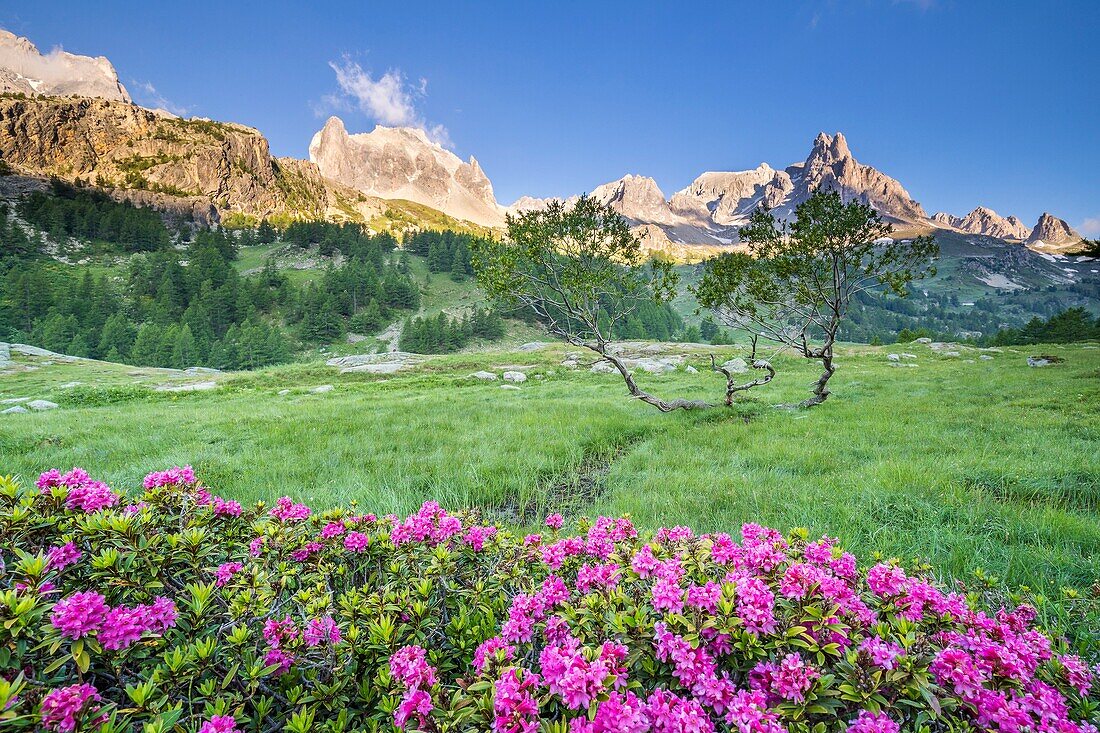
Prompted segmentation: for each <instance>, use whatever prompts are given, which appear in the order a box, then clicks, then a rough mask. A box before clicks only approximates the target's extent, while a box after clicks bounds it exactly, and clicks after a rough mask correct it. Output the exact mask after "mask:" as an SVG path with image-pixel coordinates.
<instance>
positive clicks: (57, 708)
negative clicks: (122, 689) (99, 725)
mask: <svg viewBox="0 0 1100 733" xmlns="http://www.w3.org/2000/svg"><path fill="white" fill-rule="evenodd" d="M100 699H101V698H100V697H99V693H97V692H96V689H95V688H94V687H92V686H91V685H87V684H81V685H70V686H68V687H59V688H57V689H55V690H50V691H49V692H47V693H46V696H45V697H44V698H42V726H43V727H44V728H46V729H47V730H55V731H61V733H69V731H73V730H76V726H77V723H78V722H80V721H82V720H84V718H85V717H86V716H88V715H94V714H95V713H96V711H98V710H99V706H98V705H96V704H95V703H96V702H98V701H99V700H100ZM89 727H90V726H89Z"/></svg>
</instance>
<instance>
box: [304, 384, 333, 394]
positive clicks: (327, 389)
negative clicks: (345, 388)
mask: <svg viewBox="0 0 1100 733" xmlns="http://www.w3.org/2000/svg"><path fill="white" fill-rule="evenodd" d="M333 389H335V387H333V386H332V385H331V384H322V385H321V386H320V387H314V388H313V389H311V390H310V392H312V393H313V394H324V393H325V392H331V391H332V390H333Z"/></svg>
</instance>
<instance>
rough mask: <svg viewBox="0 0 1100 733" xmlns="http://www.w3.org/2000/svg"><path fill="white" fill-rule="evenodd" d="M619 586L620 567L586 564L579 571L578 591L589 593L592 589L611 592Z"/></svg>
mask: <svg viewBox="0 0 1100 733" xmlns="http://www.w3.org/2000/svg"><path fill="white" fill-rule="evenodd" d="M618 584H619V565H618V563H613V562H609V563H606V564H592V563H585V564H584V565H581V567H580V570H578V571H577V591H578V592H580V593H587V592H588V591H590V590H592V589H597V588H599V589H607V590H610V589H611V588H614V587H615V586H617V585H618Z"/></svg>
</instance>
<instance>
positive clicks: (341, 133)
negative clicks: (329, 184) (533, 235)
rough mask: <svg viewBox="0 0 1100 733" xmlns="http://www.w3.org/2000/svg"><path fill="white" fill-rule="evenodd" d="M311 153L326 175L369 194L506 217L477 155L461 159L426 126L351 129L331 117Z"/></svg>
mask: <svg viewBox="0 0 1100 733" xmlns="http://www.w3.org/2000/svg"><path fill="white" fill-rule="evenodd" d="M309 158H310V160H311V161H312V162H313V163H314V164H316V165H317V167H318V169H319V170H320V172H321V174H322V175H323V176H325V177H326V178H330V179H332V180H334V181H337V182H339V183H342V184H344V185H345V186H348V187H350V188H353V189H356V190H358V191H360V192H362V193H365V194H367V195H369V196H378V197H381V198H400V199H408V200H410V201H417V202H419V203H422V204H425V205H427V206H431V207H432V208H435V209H439V210H440V211H442V212H444V213H446V214H448V215H450V216H453V217H455V218H458V219H465V220H467V221H472V222H474V223H477V224H481V225H484V226H501V225H502V224H503V223H504V215H503V213H502V211H501V209H500V207H499V206H497V202H496V198H495V197H494V196H493V185H492V183H490V182H489V178H488V177H487V176H486V175H485V173H484V171H482V170H481V166H480V165H478V162H477V159H475V158H474V157H473V156H471V157H470V160H469V161H467V162H463V161H462V160H461V159H459V157H458V156H457V155H455V154H454V153H452V152H450V151H449V150H444V149H443V148H442V147H441V146H439V145H437V144H435V143H433V142H432V141H431V140H429V139H428V137H427V135H426V134H425V133H424V132H423V131H422V130H418V129H415V128H411V127H383V126H382V125H378V126H377V127H375V128H374V130H373V131H372V132H367V133H359V134H355V135H349V134H348V131H347V129H346V128H345V127H344V123H343V121H342V120H341V119H340V118H339V117H330V118H329V119H328V121H327V122H326V123H325V126H324V127H323V128H322V129H321V130H320V131H318V132H317V134H315V135H314V136H313V140H312V141H311V142H310V144H309Z"/></svg>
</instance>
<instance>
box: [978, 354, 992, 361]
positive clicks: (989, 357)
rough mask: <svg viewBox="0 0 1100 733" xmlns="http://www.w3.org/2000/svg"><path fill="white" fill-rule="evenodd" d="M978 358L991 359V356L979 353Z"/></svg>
mask: <svg viewBox="0 0 1100 733" xmlns="http://www.w3.org/2000/svg"><path fill="white" fill-rule="evenodd" d="M978 358H979V359H981V360H982V361H993V357H992V356H990V355H989V354H981V355H979V356H978Z"/></svg>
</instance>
